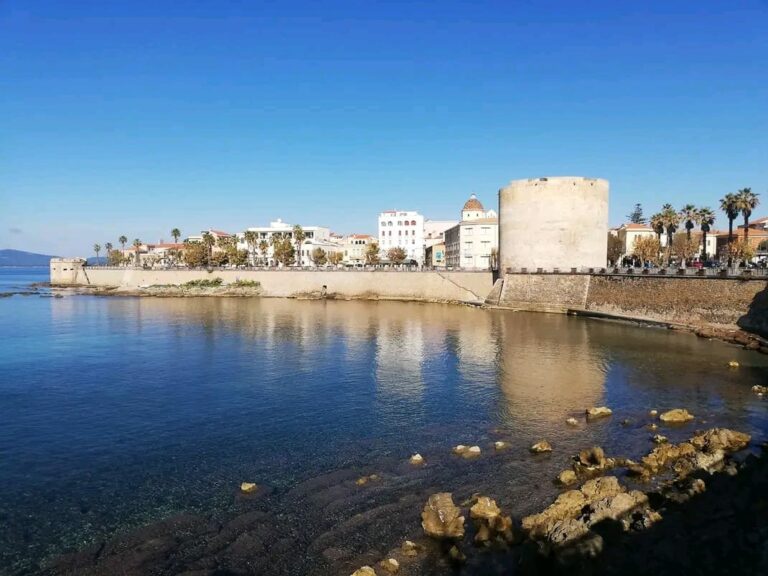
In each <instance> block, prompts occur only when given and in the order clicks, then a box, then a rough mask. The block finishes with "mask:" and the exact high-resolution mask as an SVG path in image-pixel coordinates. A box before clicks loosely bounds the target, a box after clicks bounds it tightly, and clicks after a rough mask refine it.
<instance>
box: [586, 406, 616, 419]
mask: <svg viewBox="0 0 768 576" xmlns="http://www.w3.org/2000/svg"><path fill="white" fill-rule="evenodd" d="M611 414H613V410H611V409H610V408H608V407H607V406H594V407H592V408H587V410H586V415H587V420H593V419H597V418H605V417H606V416H610V415H611Z"/></svg>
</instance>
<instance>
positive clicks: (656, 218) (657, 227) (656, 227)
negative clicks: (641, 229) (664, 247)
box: [651, 212, 664, 245]
mask: <svg viewBox="0 0 768 576" xmlns="http://www.w3.org/2000/svg"><path fill="white" fill-rule="evenodd" d="M651 228H653V231H654V232H656V236H657V237H658V239H659V245H661V235H662V234H664V218H663V217H662V215H661V212H657V213H656V214H654V215H653V216H651Z"/></svg>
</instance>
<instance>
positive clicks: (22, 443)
mask: <svg viewBox="0 0 768 576" xmlns="http://www.w3.org/2000/svg"><path fill="white" fill-rule="evenodd" d="M38 276H40V271H37V273H35V271H32V272H28V273H27V275H26V276H25V278H24V282H28V281H36V280H45V276H41V277H38ZM10 283H13V284H14V285H18V284H19V283H20V282H19V278H13V279H8V273H7V271H3V272H0V285H2V286H3V287H5V286H6V285H7V284H10ZM732 359H736V360H738V361H739V362H740V364H741V367H740V368H739V369H738V370H732V369H729V368H728V366H727V362H728V361H729V360H732ZM766 381H768V358H767V357H765V356H761V355H758V354H754V353H748V352H745V351H743V350H741V349H738V348H735V347H732V346H729V345H726V344H723V343H719V342H714V341H706V340H702V339H698V338H696V337H693V336H689V335H683V334H678V333H672V332H668V331H664V330H658V329H650V328H641V327H636V326H629V325H623V324H614V323H608V322H599V321H591V320H585V319H579V318H570V317H565V316H555V315H534V314H524V313H515V312H504V311H485V310H479V309H472V308H466V307H460V306H447V305H434V304H429V305H426V304H406V303H387V302H333V301H327V302H325V301H323V302H318V301H311V302H310V301H294V300H279V299H214V298H209V299H204V298H199V299H150V298H143V299H137V298H120V297H111V298H105V297H95V296H74V295H67V296H66V297H64V298H62V299H52V298H44V297H38V296H13V297H10V298H2V299H0V573H10V574H25V573H34V572H36V571H38V570H39V569H40V566H41V564H40V563H41V562H48V561H50V560H51V559H52V558H55V557H56V556H57V555H58V554H60V553H62V552H64V551H69V550H74V549H79V548H82V547H84V546H87V545H88V544H90V543H92V542H95V541H97V540H99V539H102V538H105V537H110V536H113V535H115V534H121V533H124V532H125V531H127V530H130V529H132V528H135V527H138V526H142V525H145V524H148V523H150V522H154V521H157V520H161V519H163V518H167V517H171V516H173V515H174V514H177V513H180V512H193V513H200V514H205V515H208V514H210V515H213V516H214V517H216V516H217V515H222V516H225V515H227V514H230V513H232V511H233V509H234V507H235V506H236V498H234V497H233V496H234V495H235V493H236V489H237V486H239V484H240V482H242V481H244V480H248V481H254V482H258V483H259V484H262V485H264V486H267V487H268V488H269V489H270V490H271V491H272V492H271V495H270V502H269V505H270V507H271V508H272V509H275V508H278V509H280V510H281V511H282V512H281V513H283V514H285V515H286V517H290V518H292V519H293V528H292V529H293V530H294V532H295V536H294V537H293V538H292V542H293V544H292V545H291V544H290V543H289V544H287V545H285V546H283V547H282V548H280V549H279V550H276V551H275V550H273V551H271V552H270V553H269V554H271V555H272V556H273V557H274V558H273V561H274V562H276V563H277V564H275V565H278V564H279V565H281V566H284V567H285V570H286V573H290V572H292V571H295V573H303V572H306V563H308V562H310V563H311V564H312V565H313V566H314V567H315V569H316V571H317V572H318V573H322V572H323V570H325V569H327V570H328V573H333V571H334V570H337V569H338V567H339V566H345V567H346V566H347V564H345V562H348V563H354V562H355V559H356V558H357V557H358V556H359V555H361V554H365V553H366V552H371V551H372V553H373V552H376V553H383V552H384V551H386V550H387V549H388V548H389V547H392V546H395V545H397V543H398V542H399V541H401V540H402V538H404V537H409V536H417V535H418V534H417V532H418V513H419V511H420V507H421V504H422V503H423V499H422V497H423V495H425V494H428V493H429V492H430V491H434V490H437V489H440V490H450V491H454V492H456V493H457V494H458V495H462V494H464V495H469V494H471V493H472V492H473V491H483V492H485V493H489V494H491V495H492V496H493V497H495V498H496V499H497V500H498V501H499V504H500V505H501V506H502V508H504V509H505V511H509V512H511V513H512V514H513V515H514V516H515V517H519V516H521V515H523V514H526V513H529V512H531V511H533V510H534V509H536V508H538V507H541V506H543V505H544V504H545V503H546V502H547V501H548V500H550V499H551V498H552V497H553V495H554V494H556V488H555V487H554V486H553V485H552V483H551V478H553V477H554V476H555V475H556V474H557V472H559V471H560V470H562V469H563V468H565V467H566V466H567V463H568V459H569V457H570V456H571V455H572V454H573V453H575V452H577V451H578V450H579V449H580V448H583V447H585V446H590V445H593V444H599V445H601V446H604V447H605V449H606V452H607V453H609V454H611V455H622V456H629V457H637V456H639V455H640V454H642V453H645V452H647V451H648V450H649V449H650V447H651V445H650V442H649V436H650V433H649V432H648V431H647V430H646V429H645V428H644V426H645V424H647V422H648V420H647V417H646V414H647V411H648V410H649V409H651V408H657V409H659V410H663V409H668V408H673V407H685V408H687V409H689V410H690V411H691V412H693V413H694V414H695V415H696V417H697V420H696V422H695V423H694V424H691V425H687V426H683V427H677V428H668V429H664V431H663V433H664V434H666V435H668V436H669V437H670V439H672V440H677V439H681V438H683V437H687V436H690V434H691V432H692V431H693V430H694V429H695V428H696V427H704V426H714V425H719V426H729V427H733V428H737V429H740V430H744V431H748V432H750V433H752V434H753V435H755V437H756V440H757V441H762V440H765V439H766V432H767V431H768V402H766V401H765V400H763V399H761V398H758V397H757V396H756V395H754V394H752V393H751V391H750V387H751V386H752V385H753V384H765V383H766ZM602 404H605V405H608V406H610V407H611V408H613V409H614V416H613V417H612V418H609V419H607V420H604V421H600V422H597V423H592V424H589V425H586V424H585V425H582V426H580V427H579V428H576V429H573V428H569V427H567V426H566V425H565V424H564V420H565V419H566V418H567V417H568V416H571V415H575V416H580V415H581V414H582V413H583V410H584V408H586V407H588V406H593V405H602ZM626 418H628V419H630V421H631V422H630V424H629V425H622V420H624V419H626ZM542 438H546V439H548V440H549V441H550V442H551V443H552V444H553V445H554V446H555V452H554V453H553V454H552V455H548V456H543V457H542V456H537V457H533V456H531V455H530V454H528V452H527V447H528V446H529V445H530V444H532V443H533V442H535V441H537V440H540V439H542ZM496 439H504V440H507V441H509V442H510V443H511V447H510V449H509V450H506V451H504V452H501V453H498V454H495V453H493V449H492V448H490V447H491V445H492V442H493V440H496ZM458 443H464V444H478V445H480V446H481V447H482V448H483V452H484V454H483V456H482V457H481V458H480V459H479V460H476V461H472V462H466V461H461V460H457V459H456V458H454V457H453V456H451V455H450V448H451V446H453V445H455V444H458ZM414 452H420V453H421V454H422V455H424V457H425V458H426V459H427V466H426V467H425V468H423V469H420V470H413V469H411V468H410V467H408V466H407V465H405V464H403V462H404V461H405V460H406V459H407V458H408V456H410V455H411V454H412V453H414ZM370 472H377V473H380V474H381V475H382V477H383V482H382V486H381V487H377V488H376V490H377V491H372V492H371V494H376V497H371V498H369V499H367V500H366V499H365V498H360V497H359V490H357V488H356V487H355V486H354V478H356V477H357V476H358V475H360V474H363V473H370ZM356 495H357V496H356ZM356 498H357V499H356ZM411 499H412V500H413V501H411ZM382 506H387V508H386V511H387V512H386V513H387V514H388V515H389V516H388V517H387V518H386V519H381V518H377V517H376V511H377V510H383V508H382ZM355 515H358V520H356V521H354V522H353V521H352V518H353V517H354V516H355ZM360 518H361V519H360ZM329 551H330V552H329ZM318 559H319V560H318ZM318 562H319V563H318ZM322 562H326V568H323V567H322V566H323V565H322ZM318 566H319V568H318Z"/></svg>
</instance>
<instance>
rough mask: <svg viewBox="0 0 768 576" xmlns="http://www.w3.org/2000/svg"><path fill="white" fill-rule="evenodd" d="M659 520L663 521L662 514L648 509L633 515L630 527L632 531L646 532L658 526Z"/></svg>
mask: <svg viewBox="0 0 768 576" xmlns="http://www.w3.org/2000/svg"><path fill="white" fill-rule="evenodd" d="M659 520H661V514H659V513H658V512H656V510H652V509H651V508H646V509H645V510H643V511H642V512H637V513H635V514H633V515H632V520H631V522H630V527H631V528H632V530H646V529H648V528H650V527H651V526H653V525H654V524H656V522H658V521H659Z"/></svg>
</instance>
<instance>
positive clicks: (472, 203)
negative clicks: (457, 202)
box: [462, 194, 485, 210]
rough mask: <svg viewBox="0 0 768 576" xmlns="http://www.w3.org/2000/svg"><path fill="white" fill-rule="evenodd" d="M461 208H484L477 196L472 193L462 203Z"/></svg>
mask: <svg viewBox="0 0 768 576" xmlns="http://www.w3.org/2000/svg"><path fill="white" fill-rule="evenodd" d="M462 210H485V208H483V204H482V202H480V200H478V199H477V196H475V195H474V194H472V195H471V196H470V197H469V200H467V201H466V202H465V203H464V208H462Z"/></svg>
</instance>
